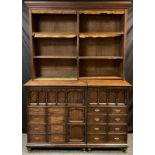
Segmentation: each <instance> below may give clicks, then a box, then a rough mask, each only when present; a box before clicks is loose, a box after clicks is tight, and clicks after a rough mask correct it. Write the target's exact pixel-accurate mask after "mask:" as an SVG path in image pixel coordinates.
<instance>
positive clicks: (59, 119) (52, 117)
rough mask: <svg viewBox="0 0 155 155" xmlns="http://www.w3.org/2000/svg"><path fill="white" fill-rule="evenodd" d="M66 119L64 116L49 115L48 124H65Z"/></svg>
mask: <svg viewBox="0 0 155 155" xmlns="http://www.w3.org/2000/svg"><path fill="white" fill-rule="evenodd" d="M64 121H65V117H64V116H63V115H48V124H52V123H64Z"/></svg>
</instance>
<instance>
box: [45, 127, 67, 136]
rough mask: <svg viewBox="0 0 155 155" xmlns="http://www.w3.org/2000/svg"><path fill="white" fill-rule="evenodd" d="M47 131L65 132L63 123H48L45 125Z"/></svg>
mask: <svg viewBox="0 0 155 155" xmlns="http://www.w3.org/2000/svg"><path fill="white" fill-rule="evenodd" d="M47 130H48V133H59V134H63V133H65V126H64V125H48V127H47Z"/></svg>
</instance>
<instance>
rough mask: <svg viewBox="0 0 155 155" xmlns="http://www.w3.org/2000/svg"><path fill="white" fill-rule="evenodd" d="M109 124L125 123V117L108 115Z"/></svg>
mask: <svg viewBox="0 0 155 155" xmlns="http://www.w3.org/2000/svg"><path fill="white" fill-rule="evenodd" d="M108 122H109V123H127V115H109V118H108Z"/></svg>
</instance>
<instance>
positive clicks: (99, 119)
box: [88, 115, 107, 123]
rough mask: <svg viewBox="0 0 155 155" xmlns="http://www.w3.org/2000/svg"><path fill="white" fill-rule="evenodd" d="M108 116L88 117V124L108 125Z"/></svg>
mask: <svg viewBox="0 0 155 155" xmlns="http://www.w3.org/2000/svg"><path fill="white" fill-rule="evenodd" d="M106 122H107V115H88V123H106Z"/></svg>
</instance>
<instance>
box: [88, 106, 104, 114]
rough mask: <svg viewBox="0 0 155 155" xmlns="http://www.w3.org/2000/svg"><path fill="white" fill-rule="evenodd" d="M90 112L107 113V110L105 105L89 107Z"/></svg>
mask: <svg viewBox="0 0 155 155" xmlns="http://www.w3.org/2000/svg"><path fill="white" fill-rule="evenodd" d="M88 112H89V113H94V114H96V113H102V114H103V113H106V112H107V111H106V108H105V107H89V108H88Z"/></svg>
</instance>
